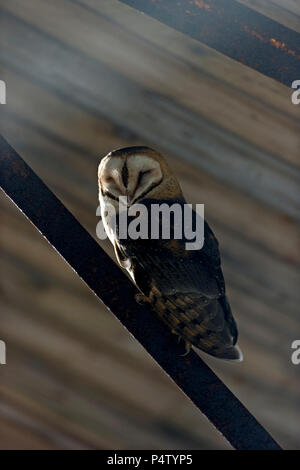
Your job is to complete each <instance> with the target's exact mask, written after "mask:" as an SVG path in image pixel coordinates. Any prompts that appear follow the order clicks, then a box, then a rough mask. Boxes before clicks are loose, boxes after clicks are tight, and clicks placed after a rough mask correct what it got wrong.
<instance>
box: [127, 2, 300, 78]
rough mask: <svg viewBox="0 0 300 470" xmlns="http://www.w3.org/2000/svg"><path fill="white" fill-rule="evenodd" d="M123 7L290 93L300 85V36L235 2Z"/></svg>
mask: <svg viewBox="0 0 300 470" xmlns="http://www.w3.org/2000/svg"><path fill="white" fill-rule="evenodd" d="M120 1H121V2H122V3H126V5H129V6H131V7H134V8H136V9H137V10H139V11H141V12H143V13H147V14H148V15H150V16H152V17H153V18H156V19H157V20H159V21H161V22H162V23H165V24H167V25H168V26H171V27H172V28H174V29H177V30H179V31H181V32H183V33H184V34H186V35H188V36H191V37H192V38H194V39H197V40H198V41H201V42H202V43H203V44H206V45H207V46H209V47H212V48H213V49H216V50H217V51H219V52H221V53H222V54H225V55H227V56H229V57H231V58H232V59H235V60H237V61H238V62H241V63H242V64H244V65H248V66H249V67H251V68H253V69H255V70H257V71H258V72H261V73H263V74H264V75H267V76H268V77H271V78H274V79H275V80H278V81H279V82H282V83H284V84H285V85H287V86H289V87H290V86H291V84H292V82H293V81H294V80H297V79H299V70H300V34H299V33H297V32H296V31H293V30H291V29H289V28H287V27H285V26H283V25H282V24H280V23H277V22H276V21H274V20H271V19H270V18H267V17H266V16H264V15H262V14H261V13H258V12H257V11H255V10H252V9H250V8H248V7H246V6H244V5H242V4H241V3H238V2H237V1H235V0H180V1H175V0H120ZM200 60H201V59H200Z"/></svg>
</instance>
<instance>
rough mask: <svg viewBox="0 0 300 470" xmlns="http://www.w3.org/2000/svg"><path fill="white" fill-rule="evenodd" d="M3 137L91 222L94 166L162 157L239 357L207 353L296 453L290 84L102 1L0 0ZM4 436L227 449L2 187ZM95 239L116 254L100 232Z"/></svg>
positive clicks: (51, 442)
mask: <svg viewBox="0 0 300 470" xmlns="http://www.w3.org/2000/svg"><path fill="white" fill-rule="evenodd" d="M0 5H1V7H2V10H1V11H0V23H1V29H0V34H1V46H0V56H1V78H3V79H5V80H6V82H7V88H8V102H7V105H6V106H5V107H1V109H0V111H1V115H0V124H1V132H2V133H3V134H4V136H5V137H6V138H7V139H8V141H9V142H10V143H11V144H12V145H13V146H14V147H15V148H16V150H17V151H18V152H20V154H21V155H22V156H23V157H24V159H25V160H26V161H27V162H28V163H29V164H30V165H31V166H32V167H33V169H34V170H35V171H36V172H37V173H38V174H39V176H41V178H42V179H44V181H45V182H46V183H47V184H48V185H49V186H50V187H51V189H53V190H54V192H55V193H56V194H57V195H58V196H59V197H60V198H61V199H62V201H63V202H64V203H65V204H66V206H67V207H68V208H69V209H70V210H71V211H72V212H73V213H74V215H75V216H76V217H77V218H78V219H79V220H80V222H81V223H82V224H83V225H84V226H85V227H86V228H87V229H88V231H89V232H90V233H91V234H94V233H95V227H96V223H97V222H98V220H97V217H96V215H95V211H96V206H97V181H96V174H97V165H98V162H99V159H100V157H101V156H103V155H105V154H106V153H107V152H108V151H110V150H111V149H113V148H117V147H122V146H127V145H139V144H147V145H150V146H153V147H154V148H157V149H158V150H161V151H163V152H164V153H166V155H167V158H168V160H169V162H170V164H171V165H172V167H173V168H174V171H175V172H176V174H177V175H178V176H179V178H180V182H181V184H182V187H183V190H184V193H185V194H186V197H187V199H188V200H189V201H190V202H195V203H201V202H204V203H205V211H206V217H207V220H208V221H209V223H210V225H211V226H212V228H213V230H214V231H215V233H216V234H217V237H218V239H219V241H220V246H221V253H222V258H223V265H224V274H225V277H226V281H227V286H228V287H227V288H228V294H229V298H230V301H231V304H232V307H233V311H234V314H235V317H236V319H237V321H238V324H239V330H240V338H241V340H240V342H241V347H242V349H243V351H244V354H245V362H244V363H243V364H241V365H238V366H236V365H232V364H227V363H220V362H218V361H217V360H214V359H213V358H212V359H207V358H205V359H207V362H208V363H209V364H210V365H211V366H212V367H213V369H214V370H215V371H216V372H217V373H218V374H219V375H220V376H221V378H222V379H223V380H224V381H225V383H226V384H227V385H228V386H229V387H230V388H231V389H232V390H233V392H234V393H236V394H237V396H238V397H239V398H240V399H241V400H242V401H244V402H245V403H246V404H247V406H248V407H249V409H251V411H253V413H254V414H255V416H256V417H257V418H258V419H259V420H260V421H261V422H262V423H263V424H264V425H265V426H266V428H267V429H268V430H269V431H270V432H271V433H272V434H273V435H274V437H275V438H276V439H277V440H278V441H279V443H280V444H281V445H282V446H283V447H286V448H299V446H300V441H299V419H300V408H299V397H298V390H299V386H300V377H299V370H298V368H297V367H296V366H293V365H292V363H291V361H290V355H291V349H290V345H291V342H292V341H293V340H294V339H296V336H297V334H298V333H297V332H299V329H300V324H299V289H298V285H299V255H300V251H299V233H298V220H299V212H298V209H299V186H298V180H297V178H298V176H297V175H298V171H299V145H300V140H299V107H297V106H293V105H292V104H291V102H290V90H288V89H287V88H286V87H284V86H282V85H280V84H278V83H276V82H274V81H272V80H270V79H267V78H266V77H264V76H262V75H260V74H258V73H257V72H254V71H253V70H250V69H248V68H246V67H243V66H242V65H241V64H237V63H236V62H234V61H231V60H229V59H228V58H226V57H224V56H222V55H221V54H218V53H216V52H214V51H212V50H210V49H209V48H207V47H205V46H202V45H201V44H200V43H198V42H195V41H193V40H191V39H189V38H186V37H184V35H182V34H180V33H178V32H175V31H173V30H172V29H170V28H167V27H165V26H164V25H162V24H160V23H158V22H157V21H154V20H152V19H151V18H147V17H146V16H143V15H138V13H137V12H134V11H133V10H132V9H130V8H128V7H126V6H124V5H122V4H120V3H119V2H117V1H115V0H109V1H104V2H101V5H100V3H99V2H98V1H94V0H80V2H72V1H67V0H62V1H60V2H58V1H56V0H54V1H53V2H48V3H46V2H42V1H37V0H28V1H26V2H20V1H18V0H11V2H3V1H1V2H0ZM0 220H1V226H0V227H1V228H0V269H1V280H0V297H1V298H0V317H1V326H0V338H1V339H4V340H6V342H7V345H8V354H9V362H8V364H7V365H6V366H5V367H2V366H1V368H0V374H1V375H0V395H1V399H0V422H1V424H0V426H1V428H0V432H1V429H7V434H6V438H5V440H3V441H2V444H1V445H2V447H3V448H9V447H10V448H11V447H15V448H70V449H71V448H111V449H113V448H119V449H122V448H126V449H134V448H157V449H159V448H162V449H180V448H181V449H182V448H186V449H191V448H228V446H227V444H226V443H225V441H224V440H223V439H222V437H221V436H218V435H217V433H216V432H215V430H214V429H213V428H212V427H211V426H210V425H209V424H208V423H207V422H206V420H205V419H204V418H203V417H202V416H201V415H200V413H199V412H198V411H197V410H195V409H194V407H193V406H192V404H191V403H189V402H188V401H187V400H186V399H185V397H184V396H183V395H182V394H181V393H180V392H179V391H178V390H177V388H176V387H175V386H174V385H173V384H171V383H170V382H169V380H168V379H167V378H166V377H165V376H164V375H163V373H162V372H161V371H160V370H159V368H158V367H157V366H156V365H155V364H153V363H152V361H151V360H150V358H149V357H148V356H147V355H146V354H145V353H144V351H143V349H142V348H141V347H140V346H139V345H138V344H137V343H136V342H135V341H134V340H132V339H131V338H130V337H128V335H127V333H126V332H125V331H124V330H123V328H122V327H121V326H120V325H119V324H118V322H117V321H115V319H114V318H113V317H112V316H111V315H110V313H109V312H108V311H106V310H105V309H104V308H103V307H102V305H101V304H100V303H99V302H98V301H97V299H96V298H94V297H92V296H91V295H90V293H89V291H88V289H87V288H86V287H85V286H84V285H82V283H81V282H80V280H79V279H77V278H76V276H75V274H74V273H73V272H72V270H71V269H69V267H67V266H66V265H65V263H64V262H63V260H61V259H60V258H59V256H58V255H57V254H56V253H55V252H53V251H52V250H51V248H50V247H49V246H48V244H47V243H46V242H45V241H44V240H43V239H42V238H41V237H40V235H39V234H38V233H37V232H36V231H35V230H34V228H33V227H32V226H31V225H30V224H29V223H28V221H26V220H25V219H24V218H23V217H22V215H21V214H20V213H19V212H18V211H17V210H16V209H15V208H14V207H13V206H12V204H11V203H10V202H9V201H8V200H7V199H6V198H5V197H4V196H3V195H1V198H0ZM103 247H104V248H105V249H106V250H107V251H108V252H109V253H110V254H112V250H111V248H110V247H109V245H108V244H107V243H103Z"/></svg>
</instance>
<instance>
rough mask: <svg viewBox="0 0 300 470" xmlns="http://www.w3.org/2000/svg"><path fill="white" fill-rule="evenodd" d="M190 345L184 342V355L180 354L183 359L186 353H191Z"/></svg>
mask: <svg viewBox="0 0 300 470" xmlns="http://www.w3.org/2000/svg"><path fill="white" fill-rule="evenodd" d="M191 347H192V345H191V343H189V342H188V341H186V342H185V353H184V354H180V356H181V357H185V356H187V355H188V353H189V352H190V351H191Z"/></svg>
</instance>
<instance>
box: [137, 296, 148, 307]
mask: <svg viewBox="0 0 300 470" xmlns="http://www.w3.org/2000/svg"><path fill="white" fill-rule="evenodd" d="M135 301H136V302H137V303H138V304H139V305H144V304H147V303H148V302H149V300H148V299H147V297H146V296H145V295H144V294H135Z"/></svg>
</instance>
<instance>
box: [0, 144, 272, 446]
mask: <svg viewBox="0 0 300 470" xmlns="http://www.w3.org/2000/svg"><path fill="white" fill-rule="evenodd" d="M95 184H96V181H95ZM0 187H1V188H2V189H3V190H4V192H5V193H6V194H7V196H8V197H9V198H10V199H11V200H12V201H13V202H14V203H15V204H16V205H17V207H18V208H19V209H20V210H21V211H22V212H23V213H24V214H25V215H26V217H28V219H29V220H30V221H31V222H32V223H33V224H34V225H35V227H36V228H37V229H38V230H39V231H40V232H41V234H42V235H43V236H44V237H45V238H46V239H47V240H48V241H49V243H51V245H52V246H53V248H55V249H56V250H57V251H58V253H59V254H60V255H61V256H62V257H63V258H64V259H65V261H66V262H67V263H69V265H70V266H71V267H72V268H73V269H74V270H75V272H76V273H77V274H78V276H80V277H81V279H82V280H83V281H84V282H85V283H86V284H87V285H88V286H89V287H90V288H91V290H92V291H93V292H94V293H95V294H96V295H97V297H99V299H100V300H102V302H103V303H104V304H105V305H106V307H107V308H108V309H109V310H111V312H112V313H113V314H114V315H115V316H116V317H117V318H118V319H119V320H120V322H121V323H122V324H123V325H124V326H125V327H126V328H127V330H128V331H129V332H130V333H131V334H132V335H133V336H134V337H135V338H136V339H137V341H139V342H140V343H141V344H142V345H143V347H144V348H145V349H146V350H147V351H148V353H149V354H150V355H151V356H152V357H153V359H154V360H155V361H156V362H157V363H158V364H159V365H160V366H161V367H162V368H163V369H164V371H165V372H166V373H167V374H168V375H169V377H171V378H172V379H173V380H174V382H175V383H176V384H177V385H178V387H180V388H181V390H182V391H183V392H184V393H185V394H186V395H187V396H188V397H189V398H190V399H191V400H192V401H193V403H194V404H195V405H196V406H197V407H198V408H199V409H200V410H201V411H202V413H204V415H205V416H207V418H208V419H209V420H210V421H211V422H212V423H213V424H214V425H215V427H216V428H217V429H218V430H219V431H220V432H221V433H222V434H223V435H224V437H225V438H226V439H227V440H228V441H229V442H230V443H231V444H232V446H233V447H234V448H236V449H248V450H250V449H251V450H253V449H269V450H271V449H273V450H274V449H280V447H279V445H278V444H277V443H276V442H275V441H274V439H273V438H272V437H271V436H270V435H269V434H268V432H267V431H266V430H265V429H264V428H263V427H262V426H261V425H260V424H259V423H258V422H257V420H256V419H255V418H254V417H253V416H252V415H251V413H249V411H248V410H247V409H246V408H245V407H244V406H243V405H242V403H241V402H240V401H239V400H238V399H237V398H236V397H235V396H234V395H233V394H232V392H231V391H230V390H229V389H228V388H227V387H226V385H224V384H223V382H222V381H221V380H220V379H219V378H218V377H217V376H216V375H215V374H214V372H213V371H212V370H211V369H210V368H209V367H208V366H207V365H206V364H205V362H204V361H203V360H202V359H200V357H199V356H197V354H196V353H195V352H194V351H191V352H190V354H189V355H188V356H186V357H182V356H181V355H180V354H182V347H181V346H180V345H178V344H177V339H176V338H175V336H174V335H172V334H171V333H170V332H169V330H168V328H167V327H166V326H165V325H164V324H163V323H162V322H161V321H160V320H159V318H158V316H156V315H155V314H154V313H153V312H152V311H151V310H150V309H149V308H147V307H145V306H140V305H138V304H137V303H136V301H135V294H136V292H137V291H136V289H135V287H134V286H133V284H132V283H131V282H130V281H129V279H128V278H127V277H126V276H125V274H124V273H123V272H122V271H121V270H120V269H119V268H118V267H117V265H116V264H115V263H114V262H113V261H112V260H111V259H110V258H109V256H108V255H107V254H106V253H105V252H104V251H103V250H102V248H101V247H100V246H99V245H98V243H97V242H96V241H95V240H94V239H93V238H92V237H91V235H89V233H88V232H87V231H86V230H85V229H84V228H83V227H82V226H81V225H80V223H79V222H78V221H77V220H76V219H75V218H74V217H73V215H72V214H71V213H70V212H69V211H68V209H66V207H65V206H64V205H63V204H62V203H61V202H60V201H59V199H57V197H56V196H55V195H54V194H53V193H52V191H51V190H50V189H49V188H48V187H47V186H46V185H45V184H44V183H43V181H42V180H41V179H40V178H39V177H38V176H37V175H36V174H35V173H34V172H33V171H32V170H31V168H30V167H29V166H28V165H27V164H26V163H25V162H24V161H23V160H22V158H21V157H20V156H19V155H18V154H17V152H16V151H15V150H14V149H13V148H12V147H11V146H10V145H9V144H8V143H7V142H6V140H5V139H4V138H3V137H1V136H0Z"/></svg>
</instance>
